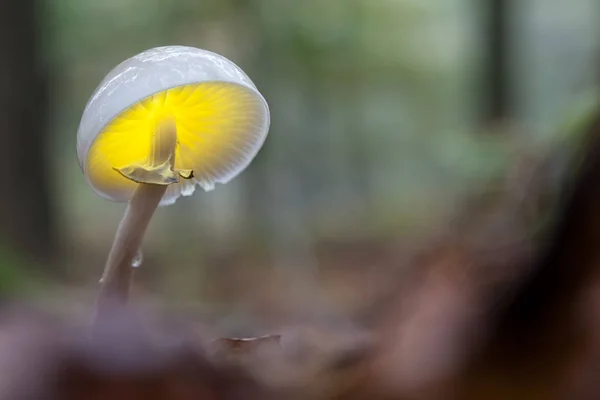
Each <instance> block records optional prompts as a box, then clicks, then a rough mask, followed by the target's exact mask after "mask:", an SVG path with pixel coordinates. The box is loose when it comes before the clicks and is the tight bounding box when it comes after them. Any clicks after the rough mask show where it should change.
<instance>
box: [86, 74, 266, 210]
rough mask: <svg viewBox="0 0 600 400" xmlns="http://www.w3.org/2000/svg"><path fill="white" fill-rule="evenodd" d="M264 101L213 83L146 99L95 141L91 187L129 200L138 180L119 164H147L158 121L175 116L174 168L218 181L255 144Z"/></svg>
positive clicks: (242, 90)
mask: <svg viewBox="0 0 600 400" xmlns="http://www.w3.org/2000/svg"><path fill="white" fill-rule="evenodd" d="M263 115H264V109H263V105H262V104H261V103H260V100H259V99H257V97H256V96H255V95H254V94H253V93H252V91H251V90H249V89H247V88H244V87H242V86H239V85H235V84H230V83H223V82H211V83H201V84H194V85H186V86H181V87H176V88H172V89H168V90H165V91H162V92H159V93H157V94H155V95H153V96H151V97H148V98H146V99H144V100H142V101H140V102H139V103H136V104H134V105H133V106H132V107H130V108H129V109H127V110H125V111H123V112H122V113H121V114H120V115H118V116H117V117H116V118H114V119H113V120H112V121H111V122H110V123H109V124H108V125H107V126H106V127H105V128H104V129H103V130H102V132H101V133H100V134H99V135H98V137H97V138H96V139H95V141H94V143H93V144H92V146H91V148H90V150H89V153H88V158H87V161H86V173H87V176H88V179H89V180H90V182H91V183H92V184H93V186H94V187H95V188H96V189H98V190H100V191H101V192H105V193H111V194H112V195H113V196H114V197H115V198H117V199H119V196H121V197H123V199H126V197H127V195H128V193H131V192H132V191H133V190H134V188H135V185H136V183H135V182H133V181H132V180H130V179H128V178H126V177H124V176H123V175H122V174H120V173H119V172H117V171H116V170H115V168H123V167H126V166H129V165H136V164H140V165H141V164H144V163H145V162H146V161H147V160H148V157H149V155H150V152H151V145H152V137H153V134H154V133H155V131H156V127H157V124H158V123H160V121H164V120H165V119H173V120H174V121H175V124H176V129H177V147H176V150H175V168H176V169H177V170H192V171H193V173H194V177H195V178H196V179H198V180H207V181H214V180H215V179H217V180H218V179H219V177H221V176H222V175H223V174H226V173H227V171H229V170H230V169H232V168H236V166H237V164H239V160H240V159H242V158H243V157H244V154H246V153H245V152H247V150H248V147H249V146H251V145H252V143H253V139H254V136H253V135H255V134H256V131H257V129H256V126H257V125H258V124H260V123H261V122H260V121H261V118H262V117H263Z"/></svg>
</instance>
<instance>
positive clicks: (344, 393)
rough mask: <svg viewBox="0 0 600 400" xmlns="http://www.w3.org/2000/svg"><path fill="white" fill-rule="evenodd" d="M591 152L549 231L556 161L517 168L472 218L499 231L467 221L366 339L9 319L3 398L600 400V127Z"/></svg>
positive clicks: (0, 378) (126, 318) (317, 331)
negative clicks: (542, 224)
mask: <svg viewBox="0 0 600 400" xmlns="http://www.w3.org/2000/svg"><path fill="white" fill-rule="evenodd" d="M581 152H582V154H580V156H579V157H575V159H576V160H578V161H581V160H583V161H582V162H581V164H577V165H574V166H573V168H572V170H573V171H576V173H574V174H573V177H572V178H571V179H566V180H565V181H564V182H563V183H562V190H561V193H562V197H561V198H560V199H559V201H558V202H556V204H555V205H554V206H555V207H556V210H557V213H556V215H557V218H556V219H555V221H553V222H552V223H551V225H550V228H549V229H545V230H543V231H544V232H543V233H542V234H540V235H537V236H536V235H532V234H531V233H527V231H526V228H525V227H527V226H530V225H531V221H532V220H536V219H539V218H540V215H541V213H540V210H547V209H548V208H551V207H553V205H552V204H550V203H549V202H548V201H547V199H546V198H545V193H546V192H547V189H545V187H544V182H546V180H547V179H548V176H547V173H548V171H551V170H552V168H551V165H552V163H554V162H556V160H555V159H551V160H545V161H543V162H532V161H531V160H525V161H523V160H521V159H520V158H519V159H515V162H514V164H513V165H514V170H513V171H511V172H509V174H508V175H507V177H506V182H505V184H506V188H507V190H506V191H505V195H504V196H503V197H502V198H499V197H498V196H495V197H494V201H490V200H489V199H481V198H478V199H474V200H473V204H469V206H468V210H470V212H472V213H473V214H470V215H476V214H477V213H476V212H475V211H474V210H477V207H484V208H485V209H486V210H487V211H488V212H486V213H484V214H485V215H487V216H488V217H487V218H486V219H485V220H474V218H466V219H465V220H464V221H459V222H458V223H457V226H455V230H454V231H453V232H452V235H449V236H448V238H449V239H446V238H444V237H441V238H440V239H439V240H438V241H437V242H436V243H433V244H432V245H431V246H430V248H429V249H427V250H426V251H424V252H423V253H422V254H420V255H419V256H417V257H415V258H413V259H412V260H411V261H410V268H406V269H402V276H401V277H400V276H389V275H388V276H387V277H386V278H387V279H386V280H387V281H388V283H389V284H388V286H390V287H391V289H390V290H387V291H382V292H381V293H380V298H379V301H378V302H376V304H371V307H370V308H369V307H367V308H368V309H366V310H365V311H364V313H362V316H361V315H357V316H356V318H355V320H354V321H353V322H354V323H353V324H352V327H351V328H350V327H348V326H349V325H341V324H339V325H335V324H329V325H325V324H319V323H306V324H304V325H302V326H299V325H298V324H295V325H294V326H288V327H280V329H277V331H276V332H273V334H272V335H267V336H264V337H258V338H249V339H236V338H224V337H221V338H219V337H218V335H217V336H215V335H214V333H213V331H212V330H211V329H210V328H209V327H208V326H207V325H201V324H199V323H198V322H197V321H195V320H194V319H193V318H176V317H173V316H171V317H167V316H156V315H152V314H151V313H149V312H147V311H146V312H141V311H140V312H137V311H134V310H133V309H132V310H114V311H115V312H114V313H113V315H114V318H112V319H111V320H109V321H106V322H105V324H104V325H103V326H101V329H99V330H98V331H97V332H95V334H94V335H92V334H91V332H90V331H89V329H88V328H87V326H88V323H89V321H86V320H76V319H68V318H62V319H60V318H52V317H50V316H48V315H44V314H43V313H38V312H33V311H25V310H24V309H19V308H18V307H13V308H6V309H5V311H4V312H3V315H2V318H1V319H0V325H1V329H0V369H1V371H0V399H83V398H85V399H138V398H139V399H465V400H467V399H491V400H494V399H516V400H518V399H523V400H525V399H526V400H536V399H556V400H559V399H570V400H572V399H582V400H583V399H590V400H591V399H597V398H600V384H599V383H598V380H597V379H596V377H595V375H596V373H597V370H598V367H600V335H599V333H598V332H600V329H599V328H600V296H599V294H598V293H600V291H599V288H600V276H599V274H598V268H597V267H598V261H599V257H600V247H599V246H598V243H600V118H599V117H596V118H595V120H594V121H593V122H592V124H591V126H590V127H589V128H588V130H587V135H586V138H585V140H584V141H583V145H582V146H581ZM519 157H522V155H521V156H519ZM490 210H495V211H496V212H489V211H490ZM490 215H492V216H494V217H489V216H490ZM521 227H522V228H521ZM392 247H393V246H392ZM391 253H393V251H391ZM390 257H391V256H390ZM392 260H393V257H392V258H390V259H389V260H388V261H390V262H392ZM394 282H399V283H398V285H395V284H394ZM359 314H361V313H359Z"/></svg>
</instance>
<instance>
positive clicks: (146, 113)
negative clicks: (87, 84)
mask: <svg viewBox="0 0 600 400" xmlns="http://www.w3.org/2000/svg"><path fill="white" fill-rule="evenodd" d="M269 121H270V119H269V108H268V105H267V103H266V101H265V99H264V98H263V97H262V95H261V94H260V93H259V92H258V90H257V88H256V86H255V85H254V84H253V83H252V81H251V80H250V78H248V76H247V75H246V74H245V73H244V72H243V71H242V70H241V69H240V68H239V67H238V66H237V65H235V64H234V63H233V62H231V61H230V60H228V59H226V58H225V57H223V56H220V55H218V54H215V53H212V52H209V51H206V50H201V49H197V48H193V47H186V46H167V47H158V48H154V49H150V50H147V51H144V52H142V53H140V54H138V55H135V56H133V57H131V58H129V59H128V60H126V61H124V62H122V63H121V64H119V65H118V66H117V67H115V68H114V69H113V70H112V71H110V72H109V73H108V75H107V76H106V77H105V78H104V80H103V81H102V82H101V83H100V85H99V86H98V87H97V88H96V90H95V91H94V93H93V94H92V96H91V98H90V100H89V101H88V103H87V105H86V107H85V110H84V112H83V116H82V118H81V122H80V125H79V130H78V132H77V156H78V159H79V164H80V166H81V169H82V170H83V173H84V175H85V178H86V180H87V182H88V183H89V185H90V186H91V187H92V188H93V190H94V191H95V192H96V193H98V194H99V195H100V196H102V197H104V198H106V199H109V200H113V201H118V202H127V203H128V205H127V209H126V211H125V215H124V217H123V219H122V221H121V223H120V225H119V227H118V229H117V233H116V235H115V240H114V243H113V247H112V249H111V251H110V254H109V257H108V261H107V264H106V267H105V270H104V275H103V278H102V280H101V293H100V298H99V304H98V311H99V312H100V311H101V308H102V307H103V306H102V303H107V302H113V303H114V302H115V301H116V302H117V303H124V302H126V300H127V296H128V287H129V281H130V275H131V270H132V269H131V268H132V267H131V264H132V261H133V259H134V258H135V257H136V253H137V251H138V249H139V247H140V245H141V242H142V238H143V235H144V232H145V230H146V228H147V226H148V223H149V221H150V219H151V217H152V215H153V214H154V211H155V209H156V208H157V207H158V206H159V205H169V204H172V203H174V202H175V200H176V199H177V198H178V197H179V196H182V195H183V196H186V195H191V194H192V193H193V192H194V189H195V187H196V185H199V186H200V187H202V188H203V189H204V190H212V189H213V188H214V186H215V184H216V183H227V182H228V181H230V180H231V179H232V178H234V177H235V176H236V175H238V174H239V173H240V172H241V171H243V170H244V169H245V168H246V167H247V166H248V164H249V163H250V162H251V161H252V159H253V158H254V157H255V156H256V154H257V152H258V151H259V149H260V148H261V146H262V144H263V142H264V140H265V138H266V136H267V132H268V130H269Z"/></svg>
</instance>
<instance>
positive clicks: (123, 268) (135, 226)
mask: <svg viewBox="0 0 600 400" xmlns="http://www.w3.org/2000/svg"><path fill="white" fill-rule="evenodd" d="M176 144H177V132H176V129H175V124H174V123H173V122H172V121H170V120H167V121H163V122H162V123H161V124H159V126H158V129H157V130H156V132H155V134H154V137H153V142H152V146H151V151H150V156H149V157H148V160H147V162H146V163H145V164H143V165H140V166H133V168H137V169H138V170H139V171H141V172H140V173H142V175H144V176H147V177H148V181H149V182H152V183H144V182H143V181H138V182H140V183H139V184H138V186H137V188H136V190H135V192H134V193H133V196H132V198H131V200H130V201H129V204H128V205H127V209H126V210H125V215H123V219H122V220H121V223H120V224H119V227H118V228H117V233H116V234H115V239H114V242H113V245H112V248H111V250H110V253H109V255H108V261H107V262H106V266H105V267H104V274H103V275H102V279H101V280H100V294H99V296H98V302H97V304H96V324H98V322H99V320H101V319H104V318H105V317H107V316H110V315H111V314H112V312H113V310H114V308H115V307H120V306H124V305H125V304H127V301H128V297H129V286H130V282H131V277H132V273H133V267H132V262H133V259H134V258H135V256H136V254H137V251H138V249H139V248H140V246H141V244H142V239H143V238H144V233H145V232H146V229H147V228H148V224H149V223H150V219H152V216H153V215H154V212H155V211H156V208H157V207H158V205H159V203H160V200H161V199H162V197H163V195H164V194H165V191H166V190H167V187H168V184H169V183H173V182H177V181H178V177H177V174H176V173H175V171H174V170H173V166H174V159H175V147H176ZM118 171H120V170H118ZM120 172H121V171H120ZM124 175H125V174H124ZM167 175H169V177H167ZM125 176H126V175H125ZM156 182H158V183H156Z"/></svg>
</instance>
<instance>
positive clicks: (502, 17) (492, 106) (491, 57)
mask: <svg viewBox="0 0 600 400" xmlns="http://www.w3.org/2000/svg"><path fill="white" fill-rule="evenodd" d="M484 4H485V5H484V7H485V9H484V12H485V13H486V15H485V18H483V23H484V24H485V26H484V27H483V28H484V30H483V32H484V36H483V37H484V40H483V46H485V48H484V50H485V65H484V70H483V73H484V82H483V85H482V88H483V96H482V97H483V107H484V109H483V110H482V113H483V123H484V124H486V125H487V124H494V123H498V122H502V121H504V120H506V119H508V118H510V117H511V111H512V110H511V109H512V104H511V103H512V101H513V100H514V99H513V98H512V95H513V93H512V90H511V89H512V82H511V74H510V68H511V65H510V59H511V51H510V43H509V42H510V38H509V27H508V23H509V21H510V15H511V0H488V1H487V2H485V3H484Z"/></svg>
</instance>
